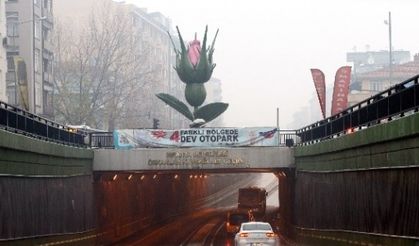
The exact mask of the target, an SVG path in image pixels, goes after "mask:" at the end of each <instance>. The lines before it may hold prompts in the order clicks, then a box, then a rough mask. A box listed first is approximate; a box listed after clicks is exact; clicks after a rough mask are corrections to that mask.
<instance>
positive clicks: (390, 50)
mask: <svg viewBox="0 0 419 246" xmlns="http://www.w3.org/2000/svg"><path fill="white" fill-rule="evenodd" d="M384 23H385V24H386V25H388V40H389V49H388V50H389V82H390V85H391V81H392V77H393V51H392V44H391V12H388V20H385V21H384Z"/></svg>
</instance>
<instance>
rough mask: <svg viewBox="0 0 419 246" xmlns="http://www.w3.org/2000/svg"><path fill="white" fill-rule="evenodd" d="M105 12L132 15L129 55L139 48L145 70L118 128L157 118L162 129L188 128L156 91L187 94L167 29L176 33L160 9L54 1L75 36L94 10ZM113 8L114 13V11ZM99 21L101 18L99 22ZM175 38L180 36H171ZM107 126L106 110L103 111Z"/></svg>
mask: <svg viewBox="0 0 419 246" xmlns="http://www.w3.org/2000/svg"><path fill="white" fill-rule="evenodd" d="M103 6H107V9H106V10H105V11H109V14H110V15H116V16H117V15H123V16H124V17H127V18H129V19H130V20H129V22H128V24H127V25H129V30H131V34H130V38H131V39H132V40H133V43H132V45H133V46H135V48H133V49H129V50H127V55H132V53H133V52H134V51H133V50H136V51H137V50H138V47H140V49H141V50H140V54H139V56H140V59H138V60H137V62H138V69H139V70H142V71H143V75H142V78H140V80H141V81H142V82H140V83H141V88H140V89H139V90H137V91H136V92H135V93H130V95H129V96H127V95H124V96H125V97H127V99H126V100H125V102H124V106H123V108H121V111H122V110H123V111H124V112H128V114H127V113H125V115H124V116H123V118H121V119H118V122H116V125H115V127H116V128H151V127H153V122H155V121H156V120H157V121H158V124H159V127H160V128H181V127H188V125H189V121H188V120H187V119H186V118H185V117H184V116H183V115H181V114H179V113H178V112H176V111H174V110H173V109H172V108H170V107H168V106H167V105H165V103H164V102H162V101H161V100H159V99H158V98H157V97H156V94H157V93H160V92H163V93H169V94H171V95H173V96H176V97H178V98H181V99H182V98H183V97H184V84H183V83H182V82H181V81H180V80H179V78H178V76H177V74H176V71H175V70H174V69H173V66H174V65H175V62H176V60H175V56H176V54H175V52H174V49H173V47H172V43H171V41H170V38H169V35H168V34H167V32H168V31H169V32H170V33H174V31H173V28H172V24H171V21H170V19H169V18H167V17H165V16H164V15H163V14H161V13H159V12H152V13H150V12H148V11H147V10H146V9H144V8H139V7H137V6H135V5H132V4H125V3H121V2H115V1H112V0H106V1H101V2H98V1H94V0H72V1H67V0H55V1H54V15H55V17H56V20H57V23H60V24H63V23H65V26H66V27H67V28H69V29H71V30H72V32H73V36H76V35H77V33H78V32H82V31H83V28H85V29H88V28H89V21H91V20H92V16H93V14H92V10H93V9H95V10H96V12H101V11H103ZM112 9H114V10H115V13H112ZM99 22H100V21H99ZM172 36H173V37H174V38H175V39H176V36H177V35H172ZM99 117H104V118H103V120H102V122H104V125H103V126H98V127H102V128H104V129H106V128H109V126H108V125H106V117H107V116H106V113H104V114H103V116H99Z"/></svg>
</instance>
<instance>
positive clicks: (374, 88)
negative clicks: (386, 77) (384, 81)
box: [370, 82, 381, 91]
mask: <svg viewBox="0 0 419 246" xmlns="http://www.w3.org/2000/svg"><path fill="white" fill-rule="evenodd" d="M370 90H372V91H381V83H380V82H371V83H370Z"/></svg>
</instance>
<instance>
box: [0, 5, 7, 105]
mask: <svg viewBox="0 0 419 246" xmlns="http://www.w3.org/2000/svg"><path fill="white" fill-rule="evenodd" d="M5 16H6V8H5V0H0V40H1V44H0V101H3V102H7V94H6V72H7V60H6V45H7V34H6V17H5Z"/></svg>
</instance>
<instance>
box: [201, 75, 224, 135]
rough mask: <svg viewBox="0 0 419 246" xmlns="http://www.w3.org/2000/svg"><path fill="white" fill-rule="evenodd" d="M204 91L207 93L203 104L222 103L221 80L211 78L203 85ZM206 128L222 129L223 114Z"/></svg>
mask: <svg viewBox="0 0 419 246" xmlns="http://www.w3.org/2000/svg"><path fill="white" fill-rule="evenodd" d="M205 89H206V91H207V98H206V99H205V102H204V104H208V103H213V102H223V95H222V86H221V80H220V79H218V78H215V77H212V78H211V79H210V80H209V81H208V82H207V83H205ZM206 126H209V127H224V121H223V114H221V115H220V116H218V117H217V118H215V119H214V120H213V121H211V122H209V123H208V124H207V125H206Z"/></svg>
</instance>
